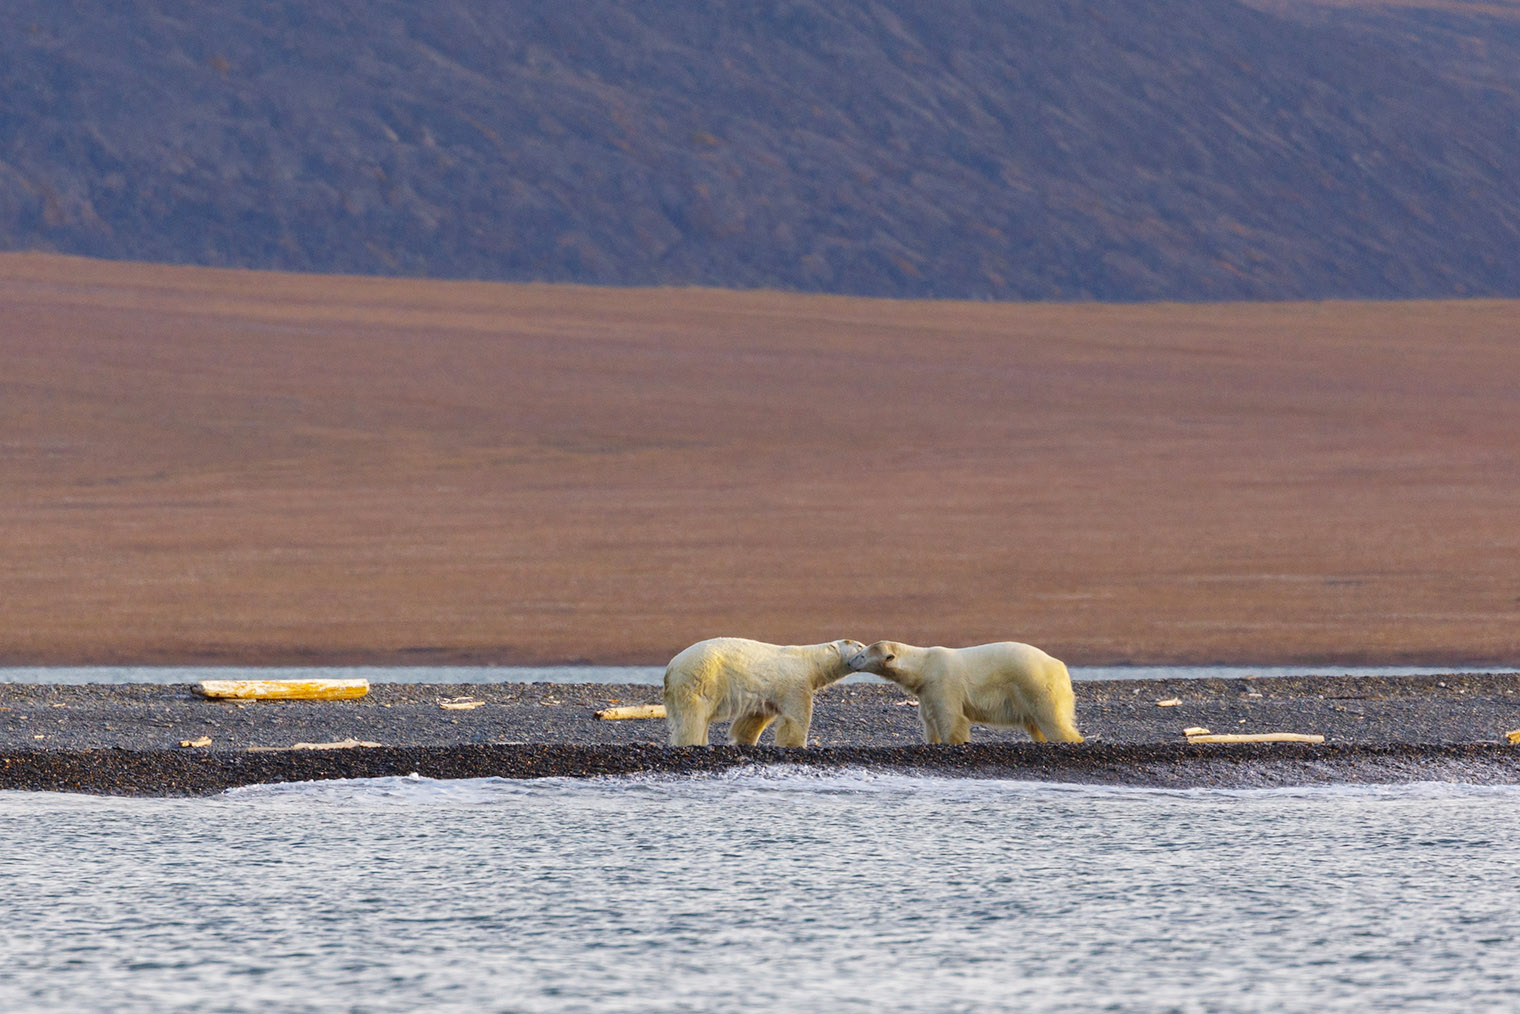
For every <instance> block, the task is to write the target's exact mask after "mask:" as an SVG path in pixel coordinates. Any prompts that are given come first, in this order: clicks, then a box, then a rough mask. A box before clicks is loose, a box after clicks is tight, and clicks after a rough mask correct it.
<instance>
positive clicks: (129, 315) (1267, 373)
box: [0, 255, 1520, 664]
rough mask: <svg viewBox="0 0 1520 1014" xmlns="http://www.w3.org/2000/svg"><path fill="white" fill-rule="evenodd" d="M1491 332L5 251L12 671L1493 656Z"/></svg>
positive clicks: (1491, 307) (1229, 308) (1517, 544)
mask: <svg viewBox="0 0 1520 1014" xmlns="http://www.w3.org/2000/svg"><path fill="white" fill-rule="evenodd" d="M1517 338H1520V304H1517V303H1514V302H1494V301H1489V302H1478V301H1474V302H1428V303H1378V304H1373V303H1317V304H1250V305H1247V304H1225V305H1143V306H1116V305H1053V304H974V303H953V302H938V303H935V302H922V303H911V302H891V301H872V300H864V299H849V298H836V297H819V296H798V295H780V294H775V293H768V292H753V293H743V292H722V291H709V290H669V289H652V290H620V289H605V288H578V287H565V286H533V285H507V284H487V283H456V282H428V281H395V280H380V279H360V278H337V277H313V276H295V275H276V274H259V273H253V272H245V271H212V270H204V269H190V268H169V267H156V266H146V265H133V264H118V263H105V262H92V261H86V260H76V259H68V258H60V257H49V256H39V255H5V256H0V535H3V542H0V661H3V662H4V663H10V664H20V663H79V662H176V661H192V660H198V661H208V660H209V661H226V662H234V661H249V662H296V661H361V660H362V661H380V662H406V661H416V662H512V663H519V662H541V661H570V660H589V661H595V662H639V663H655V662H663V661H664V660H665V659H666V658H668V657H669V656H670V655H671V654H672V653H673V652H674V651H676V650H677V649H679V648H680V647H682V646H684V645H685V644H687V643H689V642H691V641H694V640H697V639H699V638H702V637H708V636H713V635H717V634H739V635H747V636H752V637H757V638H762V639H766V640H772V641H783V642H808V641H819V640H824V639H829V638H834V637H841V636H851V637H856V638H861V639H864V640H871V639H874V638H878V637H893V638H897V639H901V640H906V641H911V642H920V643H944V644H965V643H972V642H977V641H983V640H989V639H1000V638H1017V639H1022V640H1028V641H1033V642H1036V643H1038V644H1041V645H1043V646H1045V647H1046V648H1048V649H1049V650H1051V651H1052V652H1054V653H1056V654H1058V655H1060V656H1062V657H1064V658H1066V659H1067V660H1068V661H1071V662H1074V663H1088V664H1092V663H1099V662H1114V661H1168V660H1177V661H1193V662H1206V661H1238V662H1274V661H1278V662H1289V661H1297V662H1326V663H1331V662H1352V661H1399V660H1410V661H1427V662H1456V661H1496V662H1500V661H1507V662H1511V663H1513V662H1515V661H1517V660H1520V567H1517V562H1520V524H1517V520H1520V517H1517V514H1520V509H1517V505H1520V382H1517V380H1520V340H1517Z"/></svg>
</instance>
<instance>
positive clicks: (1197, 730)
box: [1182, 725, 1212, 736]
mask: <svg viewBox="0 0 1520 1014" xmlns="http://www.w3.org/2000/svg"><path fill="white" fill-rule="evenodd" d="M1182 734H1183V735H1184V736H1208V735H1212V733H1210V732H1209V730H1207V729H1205V728H1204V727H1203V726H1201V725H1193V726H1189V727H1188V728H1186V729H1183V730H1182Z"/></svg>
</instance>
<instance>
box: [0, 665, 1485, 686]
mask: <svg viewBox="0 0 1520 1014" xmlns="http://www.w3.org/2000/svg"><path fill="white" fill-rule="evenodd" d="M1510 671H1513V669H1512V667H1508V666H1343V665H1322V666H1141V665H1126V666H1073V667H1072V668H1071V676H1072V679H1074V680H1078V681H1082V680H1130V679H1135V680H1138V679H1166V680H1179V679H1183V680H1185V679H1246V678H1250V677H1259V678H1264V679H1265V678H1271V677H1276V676H1443V675H1447V674H1460V673H1491V672H1510ZM664 675H665V668H664V667H663V666H650V665H631V666H629V665H589V666H587V665H571V666H378V665H376V666H15V667H8V668H0V683H48V684H70V685H80V684H130V683H151V684H168V683H198V682H200V681H201V680H207V679H219V680H274V679H367V680H369V681H370V682H371V683H633V684H644V685H649V686H658V685H659V684H660V682H661V681H662V680H663V678H664ZM843 682H845V683H872V682H879V680H878V679H877V677H875V676H871V675H868V674H865V673H861V674H858V675H855V676H850V677H848V678H846V679H845V680H844V681H843Z"/></svg>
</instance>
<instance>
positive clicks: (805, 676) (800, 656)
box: [665, 637, 865, 746]
mask: <svg viewBox="0 0 1520 1014" xmlns="http://www.w3.org/2000/svg"><path fill="white" fill-rule="evenodd" d="M864 650H865V645H864V644H862V643H860V642H859V641H830V642H828V643H827V644H800V645H798V644H766V643H765V642H764V641H751V640H748V639H746V638H743V637H714V638H712V639H711V640H707V641H698V642H697V643H696V644H694V645H692V646H691V647H689V648H686V649H685V650H683V651H682V652H680V654H678V655H676V657H675V658H673V659H671V660H670V664H669V665H667V666H666V667H665V720H666V723H667V725H668V726H669V729H670V745H671V746H706V745H707V727H708V725H710V724H711V723H713V722H727V721H731V722H733V725H732V726H730V727H729V730H728V738H729V742H732V743H743V744H745V745H749V746H753V745H754V744H755V743H757V742H758V741H759V739H760V734H761V733H762V732H764V731H765V729H766V726H768V725H770V724H771V723H772V722H774V721H776V720H777V719H780V724H778V725H777V726H776V745H777V746H807V735H808V726H809V725H811V724H812V721H813V695H814V694H815V693H817V692H818V691H819V690H822V689H823V688H824V687H826V686H828V685H829V684H831V683H833V682H835V681H837V680H841V679H843V678H844V677H846V676H848V675H850V673H851V672H852V671H853V670H851V669H850V667H849V665H848V664H847V663H848V661H849V659H850V658H851V657H852V656H853V655H856V654H858V653H859V652H861V651H864Z"/></svg>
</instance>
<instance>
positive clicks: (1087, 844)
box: [0, 768, 1520, 1012]
mask: <svg viewBox="0 0 1520 1014" xmlns="http://www.w3.org/2000/svg"><path fill="white" fill-rule="evenodd" d="M1517 860H1520V790H1517V789H1514V788H1477V787H1464V786H1454V785H1444V784H1427V785H1414V786H1402V787H1380V788H1353V787H1337V788H1313V789H1300V790H1272V791H1186V792H1169V791H1158V790H1140V789H1114V788H1095V787H1087V786H1081V787H1077V786H1059V785H1044V784H1031V783H1019V782H999V781H974V780H956V779H939V778H932V777H911V776H902V775H878V774H868V773H842V774H841V773H821V772H809V771H806V770H803V771H798V770H796V769H791V768H788V769H785V770H777V769H765V768H760V769H753V770H749V771H744V772H740V773H732V774H728V775H724V776H714V777H701V778H637V779H609V780H559V779H552V780H544V781H536V782H511V781H499V780H484V781H465V782H438V781H430V780H426V779H418V780H414V779H405V778H400V779H380V780H373V781H356V782H331V783H321V784H311V785H295V786H280V787H259V788H252V789H242V790H237V791H234V792H231V793H228V794H226V795H224V796H220V797H215V798H210V799H198V800H161V799H160V800H129V799H103V798H90V797H75V796H65V795H51V794H38V793H17V792H0V870H3V871H4V884H5V888H4V894H3V897H4V901H3V903H0V911H3V912H4V913H5V919H4V920H3V922H0V953H3V954H4V955H5V958H6V960H5V961H4V962H3V963H0V1010H4V1011H33V1010H37V1011H40V1010H47V1011H74V1010H112V1011H155V1012H157V1011H224V1010H225V1011H244V1010H246V1011H262V1010H280V1011H318V1010H320V1011H339V1010H341V1011H416V1010H429V1011H534V1012H536V1011H609V1012H610V1011H618V1012H623V1011H634V1012H639V1011H651V1012H652V1011H739V1010H746V1011H748V1010H758V1011H872V1012H878V1011H925V1012H931V1011H932V1012H953V1011H1005V1010H1023V1011H1073V1012H1075V1011H1084V1012H1085V1011H1092V1010H1124V1011H1189V1012H1190V1011H1200V1012H1201V1011H1304V1010H1332V1011H1369V1010H1379V1011H1393V1010H1400V1011H1402V1010H1407V1011H1463V1012H1466V1011H1473V1010H1504V1009H1516V1007H1517V1006H1520V971H1517V968H1520V964H1517V960H1516V959H1517V957H1520V904H1517V902H1520V873H1517V870H1520V861H1517Z"/></svg>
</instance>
